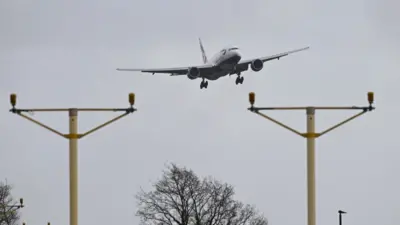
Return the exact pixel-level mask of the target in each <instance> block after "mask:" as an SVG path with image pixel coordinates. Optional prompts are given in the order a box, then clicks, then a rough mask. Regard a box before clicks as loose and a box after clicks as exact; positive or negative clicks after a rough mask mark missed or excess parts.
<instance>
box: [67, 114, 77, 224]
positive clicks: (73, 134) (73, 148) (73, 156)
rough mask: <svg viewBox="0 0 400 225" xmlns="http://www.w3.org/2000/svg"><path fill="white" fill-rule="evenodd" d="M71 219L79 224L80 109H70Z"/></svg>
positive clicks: (71, 221)
mask: <svg viewBox="0 0 400 225" xmlns="http://www.w3.org/2000/svg"><path fill="white" fill-rule="evenodd" d="M69 134H70V139H69V191H70V201H69V202H70V204H69V210H70V211H69V216H70V217H69V219H70V225H78V110H77V109H69Z"/></svg>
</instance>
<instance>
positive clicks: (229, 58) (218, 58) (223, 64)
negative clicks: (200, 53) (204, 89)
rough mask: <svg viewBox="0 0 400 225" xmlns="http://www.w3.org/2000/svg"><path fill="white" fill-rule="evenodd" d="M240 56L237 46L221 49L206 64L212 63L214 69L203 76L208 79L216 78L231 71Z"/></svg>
mask: <svg viewBox="0 0 400 225" xmlns="http://www.w3.org/2000/svg"><path fill="white" fill-rule="evenodd" d="M241 58H242V56H241V54H240V52H239V48H237V47H229V48H224V49H222V50H221V51H219V52H218V53H217V54H215V55H214V56H213V57H212V58H211V59H210V60H209V61H208V62H207V64H211V65H213V66H214V68H215V70H213V72H212V73H208V74H204V77H205V78H206V79H208V80H217V79H218V78H221V77H224V76H226V75H228V74H230V73H232V72H233V71H234V70H235V66H236V65H237V64H238V62H239V61H240V59H241Z"/></svg>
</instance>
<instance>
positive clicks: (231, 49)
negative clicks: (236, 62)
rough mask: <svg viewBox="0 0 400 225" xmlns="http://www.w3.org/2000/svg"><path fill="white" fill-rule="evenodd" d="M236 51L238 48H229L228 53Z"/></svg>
mask: <svg viewBox="0 0 400 225" xmlns="http://www.w3.org/2000/svg"><path fill="white" fill-rule="evenodd" d="M232 50H238V48H230V49H229V51H232Z"/></svg>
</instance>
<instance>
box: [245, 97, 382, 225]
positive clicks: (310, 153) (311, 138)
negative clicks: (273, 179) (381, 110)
mask: <svg viewBox="0 0 400 225" xmlns="http://www.w3.org/2000/svg"><path fill="white" fill-rule="evenodd" d="M367 98H368V103H369V106H323V107H322V106H312V107H311V106H309V107H303V106H301V107H255V106H254V103H255V93H254V92H250V93H249V102H250V108H248V110H250V111H251V112H253V113H255V114H258V115H260V116H262V117H264V118H265V119H268V120H270V121H271V122H274V123H275V124H277V125H279V126H281V127H283V128H285V129H287V130H289V131H292V132H293V133H295V134H297V135H299V136H301V137H304V138H306V139H307V220H308V225H316V201H315V199H316V197H315V195H316V194H315V192H316V191H315V190H316V188H315V139H316V138H318V137H321V136H322V135H324V134H327V133H328V132H330V131H332V130H334V129H336V128H338V127H340V126H342V125H343V124H345V123H348V122H349V121H351V120H353V119H355V118H357V117H359V116H361V115H363V114H365V113H366V112H370V111H372V110H375V107H373V106H372V104H373V102H374V93H373V92H368V93H367ZM263 110H306V115H307V117H306V118H307V132H306V133H301V132H300V131H298V130H295V129H293V128H291V127H289V126H287V125H285V124H284V123H282V122H280V121H278V120H276V119H273V118H272V117H270V116H267V115H265V114H263V113H261V112H260V111H263ZM316 110H361V112H359V113H357V114H356V115H354V116H352V117H350V118H348V119H346V120H344V121H342V122H340V123H338V124H336V125H334V126H332V127H330V128H328V129H326V130H324V131H322V132H319V133H316V132H315V112H316Z"/></svg>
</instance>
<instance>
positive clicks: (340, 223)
mask: <svg viewBox="0 0 400 225" xmlns="http://www.w3.org/2000/svg"><path fill="white" fill-rule="evenodd" d="M338 213H339V225H342V214H346V213H347V212H345V211H342V210H339V211H338Z"/></svg>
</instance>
